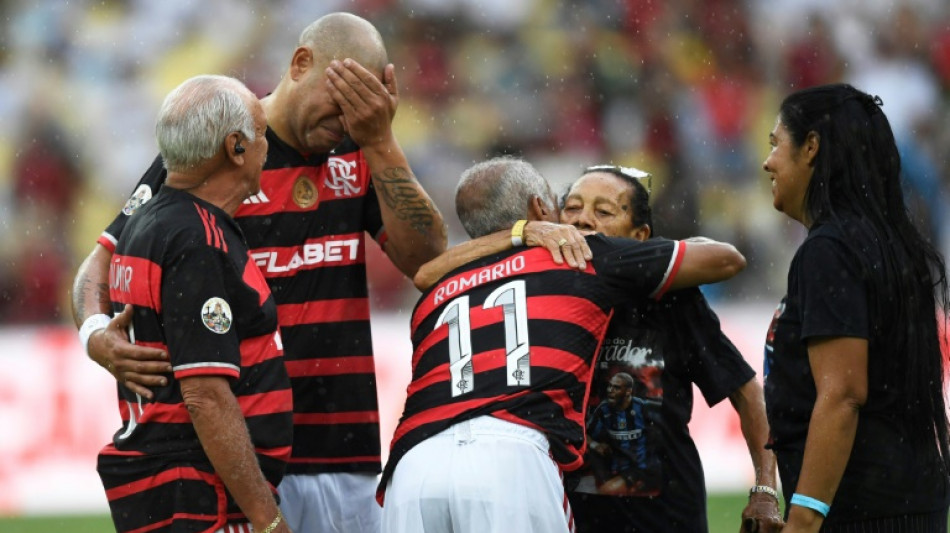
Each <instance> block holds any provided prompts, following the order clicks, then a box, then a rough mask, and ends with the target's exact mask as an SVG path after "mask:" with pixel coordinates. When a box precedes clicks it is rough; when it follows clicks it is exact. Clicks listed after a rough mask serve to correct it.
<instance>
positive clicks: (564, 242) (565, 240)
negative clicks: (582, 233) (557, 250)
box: [557, 237, 567, 247]
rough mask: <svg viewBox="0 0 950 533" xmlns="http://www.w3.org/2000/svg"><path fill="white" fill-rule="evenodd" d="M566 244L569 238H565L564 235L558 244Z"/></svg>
mask: <svg viewBox="0 0 950 533" xmlns="http://www.w3.org/2000/svg"><path fill="white" fill-rule="evenodd" d="M565 244H567V239H565V238H564V237H561V240H559V241H557V245H558V246H559V247H560V246H564V245H565Z"/></svg>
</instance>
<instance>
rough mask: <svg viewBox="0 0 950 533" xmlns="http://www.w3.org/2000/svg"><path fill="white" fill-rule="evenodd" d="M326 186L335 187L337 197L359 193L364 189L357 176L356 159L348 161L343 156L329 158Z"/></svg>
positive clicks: (334, 191)
mask: <svg viewBox="0 0 950 533" xmlns="http://www.w3.org/2000/svg"><path fill="white" fill-rule="evenodd" d="M324 183H326V186H327V187H329V188H330V189H333V194H335V195H336V197H337V198H341V197H344V196H347V197H348V196H354V195H358V194H360V193H361V192H362V191H363V188H362V187H361V186H360V184H359V181H358V180H357V178H356V161H347V160H346V159H343V158H341V157H331V158H329V159H328V160H327V177H326V179H325V180H324Z"/></svg>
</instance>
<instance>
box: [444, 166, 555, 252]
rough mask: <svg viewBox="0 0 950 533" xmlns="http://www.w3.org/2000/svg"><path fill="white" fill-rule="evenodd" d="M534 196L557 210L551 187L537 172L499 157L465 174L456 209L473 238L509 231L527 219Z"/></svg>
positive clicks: (549, 207)
mask: <svg viewBox="0 0 950 533" xmlns="http://www.w3.org/2000/svg"><path fill="white" fill-rule="evenodd" d="M535 197H538V198H540V199H541V201H542V202H543V203H544V205H545V207H546V208H548V209H550V210H554V207H555V203H556V201H555V198H554V194H553V193H552V192H551V186H550V185H549V184H548V182H547V180H546V179H544V176H542V175H541V173H540V172H538V171H537V169H535V168H534V167H533V166H531V164H530V163H528V162H526V161H523V160H521V159H516V158H513V157H496V158H493V159H489V160H488V161H483V162H481V163H478V164H476V165H474V166H472V167H471V168H469V169H468V170H466V171H465V172H463V173H462V177H461V179H460V180H459V184H458V188H456V190H455V210H456V213H457V214H458V217H459V221H460V222H461V223H462V227H463V228H465V231H466V232H467V233H468V235H469V237H471V238H473V239H474V238H476V237H481V236H483V235H488V234H489V233H493V232H496V231H499V230H502V229H505V228H510V227H511V226H513V225H514V223H515V222H517V221H518V220H520V219H523V218H525V215H526V214H527V211H528V204H529V202H530V201H531V200H532V199H533V198H535Z"/></svg>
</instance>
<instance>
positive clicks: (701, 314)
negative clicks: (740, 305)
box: [566, 288, 755, 533]
mask: <svg viewBox="0 0 950 533" xmlns="http://www.w3.org/2000/svg"><path fill="white" fill-rule="evenodd" d="M618 374H625V376H620V378H622V379H620V378H618V379H620V381H619V382H618V383H623V381H624V380H625V381H626V382H628V383H629V382H630V381H631V380H630V379H629V378H628V377H626V376H629V377H632V378H633V380H632V381H633V383H634V391H633V398H631V399H630V401H629V404H630V406H629V407H626V408H625V409H619V408H616V407H614V408H611V407H610V406H609V405H608V404H610V402H609V401H607V400H608V399H609V398H608V392H607V387H608V384H609V383H611V380H612V378H615V377H617V376H618ZM754 376H755V372H754V371H753V370H752V368H751V367H750V366H749V365H748V363H746V361H745V359H744V358H743V357H742V355H741V354H740V353H739V352H738V350H737V349H736V348H735V346H734V345H733V344H732V343H731V342H730V341H729V339H728V338H726V337H725V335H723V333H722V331H721V329H720V324H719V319H718V317H717V316H716V314H715V313H714V312H713V310H712V309H711V308H710V307H709V304H708V303H707V302H706V300H705V298H704V297H703V295H702V293H701V292H700V291H699V289H696V288H691V289H685V290H679V291H673V292H670V293H669V294H667V295H666V296H664V297H663V299H662V300H660V301H654V300H652V299H648V298H632V299H631V301H630V302H629V303H628V304H627V305H626V306H624V307H622V308H618V309H617V311H616V312H615V314H614V317H613V319H612V320H611V323H610V326H609V327H608V330H607V334H606V336H605V337H604V342H603V344H602V346H601V352H600V354H599V356H598V359H597V363H596V368H595V371H594V380H593V382H592V385H591V390H590V400H589V402H588V417H587V424H588V426H587V431H588V439H589V442H588V449H587V453H586V455H585V466H584V467H583V468H582V469H580V470H578V471H577V472H571V473H570V474H568V475H567V478H566V485H567V487H568V496H569V497H570V501H571V507H572V509H573V511H574V516H575V521H576V524H577V531H578V532H579V533H583V532H595V531H610V532H613V533H618V532H624V531H637V532H644V531H647V532H649V531H678V532H706V531H708V525H707V520H706V491H705V480H704V477H703V468H702V464H701V462H700V458H699V453H698V452H697V450H696V446H695V444H694V443H693V440H692V438H691V437H690V434H689V428H688V423H689V420H690V417H691V415H692V410H693V384H695V385H696V386H697V387H698V388H699V390H700V391H701V392H702V394H703V397H704V398H705V400H706V403H707V404H709V405H710V406H712V405H716V404H717V403H719V402H720V401H722V400H723V399H725V398H726V397H728V396H729V395H730V394H732V393H733V392H735V391H736V390H737V389H738V388H739V387H741V386H742V385H743V384H745V383H747V382H748V381H749V380H750V379H753V377H754ZM615 381H616V380H615ZM597 448H599V450H598V449H597Z"/></svg>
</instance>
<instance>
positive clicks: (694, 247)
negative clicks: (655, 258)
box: [670, 237, 746, 289]
mask: <svg viewBox="0 0 950 533" xmlns="http://www.w3.org/2000/svg"><path fill="white" fill-rule="evenodd" d="M682 245H685V247H686V248H685V250H684V252H683V259H682V263H681V265H680V268H679V271H678V272H677V274H676V277H675V278H674V279H673V283H672V284H671V285H670V289H682V288H685V287H694V286H696V285H703V284H706V283H716V282H719V281H725V280H727V279H730V278H732V277H733V276H735V275H736V274H738V273H739V272H742V270H743V269H745V267H746V260H745V257H744V256H743V255H742V254H741V253H739V250H737V249H736V247H735V246H733V245H731V244H729V243H725V242H719V241H714V240H711V239H707V238H705V237H693V238H691V239H686V240H684V241H682Z"/></svg>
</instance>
